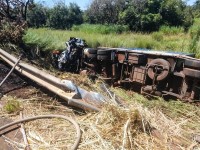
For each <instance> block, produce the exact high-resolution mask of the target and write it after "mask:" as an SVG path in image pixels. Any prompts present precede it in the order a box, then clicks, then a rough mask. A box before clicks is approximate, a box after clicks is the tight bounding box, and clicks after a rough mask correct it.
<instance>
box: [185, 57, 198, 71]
mask: <svg viewBox="0 0 200 150" xmlns="http://www.w3.org/2000/svg"><path fill="white" fill-rule="evenodd" d="M184 66H185V67H190V68H194V69H200V61H199V60H192V59H185V63H184Z"/></svg>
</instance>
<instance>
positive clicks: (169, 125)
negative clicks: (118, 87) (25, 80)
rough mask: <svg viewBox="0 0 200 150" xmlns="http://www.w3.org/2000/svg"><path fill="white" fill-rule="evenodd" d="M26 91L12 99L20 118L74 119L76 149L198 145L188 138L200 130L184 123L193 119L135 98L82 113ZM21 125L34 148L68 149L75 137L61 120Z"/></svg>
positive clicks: (167, 147) (165, 147)
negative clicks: (77, 130)
mask: <svg viewBox="0 0 200 150" xmlns="http://www.w3.org/2000/svg"><path fill="white" fill-rule="evenodd" d="M29 92H30V93H31V94H32V97H31V98H27V99H17V98H15V99H17V100H18V101H20V103H21V104H22V106H21V107H22V108H23V114H24V117H30V116H37V115H44V114H59V115H65V116H70V117H72V118H74V119H75V120H76V121H77V122H78V123H79V125H80V127H81V130H82V140H81V143H80V145H79V149H80V150H93V149H95V150H102V149H106V150H108V149H109V150H112V149H113V150H114V149H124V150H125V149H157V150H160V149H163V150H168V149H195V148H196V149H198V147H200V145H198V144H197V143H196V142H195V141H194V140H193V138H192V135H193V134H194V133H196V134H197V133H200V130H198V128H191V127H188V126H187V124H188V123H189V122H192V121H194V120H193V119H191V118H192V117H191V118H185V117H183V116H179V118H171V117H169V116H168V115H167V114H166V112H165V113H164V112H163V110H162V108H161V107H149V108H147V107H145V106H142V104H140V103H139V102H138V101H137V100H136V98H132V100H131V101H130V102H128V107H126V108H124V107H119V106H117V105H113V104H106V105H105V106H104V108H103V110H102V112H99V113H87V114H83V113H81V112H78V111H77V110H75V111H74V110H71V109H70V108H67V107H66V106H63V105H62V104H61V103H59V102H58V101H57V100H56V99H53V98H50V97H48V96H47V95H46V94H43V93H40V92H38V91H35V89H33V91H31V90H29ZM26 94H27V93H26ZM124 94H126V93H124ZM121 96H123V95H121ZM127 98H128V97H127ZM7 100H8V97H6V96H4V97H3V98H2V99H1V103H2V104H3V103H4V104H5V102H6V101H7ZM195 111H198V110H195ZM190 114H193V115H194V114H198V112H192V111H191V112H190ZM0 115H1V116H6V117H9V118H12V119H13V120H18V119H19V115H18V114H12V115H11V114H6V112H4V111H3V110H1V111H0ZM188 115H189V114H188ZM195 118H197V120H196V121H197V122H196V124H198V123H199V120H200V118H199V116H196V117H195ZM199 125H200V124H199ZM25 128H26V133H27V136H28V141H29V144H30V146H31V148H32V149H36V150H38V149H48V150H49V149H69V148H70V146H72V144H73V142H74V139H75V129H74V128H73V126H71V125H70V124H69V122H67V121H64V120H61V119H44V120H36V121H32V122H29V123H26V124H25ZM20 145H22V146H23V145H24V144H23V143H21V144H20Z"/></svg>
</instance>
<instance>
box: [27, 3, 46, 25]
mask: <svg viewBox="0 0 200 150" xmlns="http://www.w3.org/2000/svg"><path fill="white" fill-rule="evenodd" d="M46 19H47V9H46V8H45V7H44V6H43V5H42V4H36V5H35V7H34V8H32V9H31V10H30V11H28V13H27V22H28V25H29V26H30V27H37V28H39V27H42V26H45V25H46Z"/></svg>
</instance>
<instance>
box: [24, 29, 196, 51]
mask: <svg viewBox="0 0 200 150" xmlns="http://www.w3.org/2000/svg"><path fill="white" fill-rule="evenodd" d="M88 32H89V31H88ZM97 32H98V31H97ZM69 37H81V38H83V39H85V40H86V42H87V43H88V45H89V47H97V46H104V47H126V48H133V47H138V48H147V49H155V50H168V51H180V52H190V51H189V50H190V49H189V44H190V36H189V34H186V33H182V32H181V33H177V34H176V35H175V34H174V33H169V34H168V35H165V34H164V33H163V32H162V31H160V32H154V33H152V34H142V33H123V34H100V33H90V32H89V33H87V31H67V30H66V31H64V32H63V30H50V29H47V28H40V29H29V30H28V31H27V33H26V35H25V36H24V38H23V39H24V42H25V43H26V44H31V45H38V46H39V47H40V48H41V49H43V50H54V49H59V50H63V49H65V42H66V41H67V40H68V39H69ZM198 47H199V46H198ZM197 53H198V52H197Z"/></svg>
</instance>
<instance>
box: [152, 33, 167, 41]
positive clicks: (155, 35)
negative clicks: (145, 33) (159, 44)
mask: <svg viewBox="0 0 200 150" xmlns="http://www.w3.org/2000/svg"><path fill="white" fill-rule="evenodd" d="M152 38H153V39H154V40H156V41H163V39H164V36H163V33H161V32H154V33H152Z"/></svg>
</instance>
